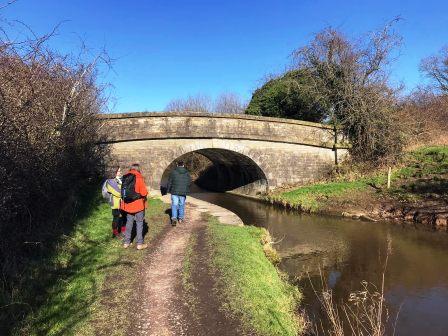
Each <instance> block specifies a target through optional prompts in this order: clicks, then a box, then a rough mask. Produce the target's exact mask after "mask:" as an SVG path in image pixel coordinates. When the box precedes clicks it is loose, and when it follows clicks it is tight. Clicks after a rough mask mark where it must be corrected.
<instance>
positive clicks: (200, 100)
mask: <svg viewBox="0 0 448 336" xmlns="http://www.w3.org/2000/svg"><path fill="white" fill-rule="evenodd" d="M212 106H213V103H212V100H211V98H210V97H209V96H207V95H203V94H197V95H195V96H189V97H187V98H186V99H183V98H177V99H173V100H171V101H170V102H169V103H168V104H167V105H166V107H165V111H167V112H211V111H212Z"/></svg>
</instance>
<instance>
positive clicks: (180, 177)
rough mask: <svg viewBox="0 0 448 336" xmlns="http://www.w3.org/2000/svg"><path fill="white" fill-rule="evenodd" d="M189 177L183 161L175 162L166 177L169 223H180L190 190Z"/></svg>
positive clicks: (174, 224)
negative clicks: (174, 166)
mask: <svg viewBox="0 0 448 336" xmlns="http://www.w3.org/2000/svg"><path fill="white" fill-rule="evenodd" d="M190 184H191V177H190V173H189V172H188V170H187V168H185V166H184V162H183V161H178V162H177V167H176V168H175V169H173V170H172V171H171V173H170V176H169V178H168V185H167V192H168V193H170V194H171V225H173V226H176V224H177V222H179V223H182V222H183V220H184V216H185V199H186V197H187V195H188V193H189V192H190Z"/></svg>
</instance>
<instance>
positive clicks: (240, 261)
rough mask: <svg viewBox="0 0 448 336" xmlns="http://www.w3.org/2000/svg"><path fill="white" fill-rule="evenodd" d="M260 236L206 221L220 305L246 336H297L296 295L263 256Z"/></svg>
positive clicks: (259, 232)
mask: <svg viewBox="0 0 448 336" xmlns="http://www.w3.org/2000/svg"><path fill="white" fill-rule="evenodd" d="M266 234H267V232H266V231H264V230H262V229H259V228H256V227H236V226H230V225H222V224H219V222H218V221H217V219H215V218H213V217H211V218H210V219H209V226H208V230H207V240H208V244H209V248H210V251H211V261H210V262H211V264H212V267H213V268H214V270H215V272H216V277H217V287H218V293H219V296H220V301H221V302H222V306H223V309H224V310H225V311H226V312H228V313H230V314H231V315H232V316H234V317H235V318H237V319H239V320H240V321H241V323H242V327H243V329H244V330H245V332H246V333H248V334H251V335H259V336H264V335H266V336H268V335H269V336H274V335H282V336H287V335H297V334H298V333H299V331H300V329H301V322H300V320H299V318H298V317H297V315H296V314H295V313H296V308H297V304H298V302H299V299H300V293H299V292H298V290H297V289H296V288H295V287H293V286H291V285H290V284H288V283H287V281H286V280H285V279H284V278H283V277H282V275H281V274H280V273H279V271H278V270H277V269H276V267H275V266H274V265H273V264H272V262H271V261H269V260H268V258H267V257H266V254H265V252H264V248H263V245H262V242H263V241H264V242H266V238H267V236H266Z"/></svg>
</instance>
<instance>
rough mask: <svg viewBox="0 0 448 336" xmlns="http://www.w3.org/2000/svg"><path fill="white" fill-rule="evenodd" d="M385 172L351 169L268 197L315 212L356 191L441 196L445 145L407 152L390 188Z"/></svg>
mask: <svg viewBox="0 0 448 336" xmlns="http://www.w3.org/2000/svg"><path fill="white" fill-rule="evenodd" d="M386 171H387V169H386V168H385V169H381V170H377V171H373V172H369V173H366V174H361V175H357V177H355V178H353V177H352V176H353V174H352V173H353V172H352V171H351V172H350V174H347V175H343V176H339V177H338V178H335V179H334V180H333V181H327V182H320V183H316V184H312V185H308V186H304V187H300V188H296V189H294V190H289V191H286V192H280V193H274V194H272V195H269V196H268V197H267V200H268V201H270V202H271V203H276V204H280V205H283V206H287V207H290V208H293V209H297V210H301V211H305V212H318V211H321V210H325V209H326V207H327V205H328V204H329V203H331V204H334V203H333V201H338V199H343V198H344V197H345V196H351V197H353V195H356V193H359V192H361V193H367V192H369V193H371V194H372V195H374V194H377V195H378V196H381V197H383V198H384V197H390V198H394V199H397V200H400V201H415V200H419V199H422V198H424V197H425V196H427V195H428V194H429V193H432V194H433V195H434V194H440V195H443V194H444V193H445V194H446V192H447V191H448V146H431V147H424V148H420V149H417V150H414V151H412V152H409V153H406V154H405V155H404V157H403V158H402V160H401V161H400V162H398V163H397V165H396V166H395V167H393V168H392V175H391V183H392V188H390V189H386V184H387V173H386ZM348 175H350V176H348ZM355 175H356V174H355Z"/></svg>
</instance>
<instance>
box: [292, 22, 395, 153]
mask: <svg viewBox="0 0 448 336" xmlns="http://www.w3.org/2000/svg"><path fill="white" fill-rule="evenodd" d="M394 22H396V20H394V21H392V22H391V23H389V24H388V25H386V26H385V27H384V28H383V29H381V30H379V31H375V32H373V33H371V34H370V35H369V36H367V37H363V38H361V39H359V40H357V41H354V40H351V39H349V38H347V37H346V36H345V35H344V34H343V33H341V32H340V31H337V30H335V29H333V28H326V29H324V30H323V31H321V32H320V33H318V34H316V35H315V37H314V39H313V40H312V41H311V43H309V44H308V45H306V46H304V47H302V48H299V49H297V50H296V51H294V53H293V60H294V63H293V67H294V68H295V69H300V70H302V71H304V72H305V73H308V76H309V77H310V78H309V81H307V82H308V83H309V84H308V85H307V87H305V88H303V89H304V90H308V94H309V95H310V96H311V97H313V99H314V100H315V102H316V104H318V105H319V106H321V107H322V108H323V109H325V110H326V111H327V112H326V113H327V119H328V120H329V122H330V123H331V124H333V125H334V126H335V127H341V128H342V130H343V132H344V133H345V135H346V136H347V137H348V138H349V139H350V141H351V143H352V148H351V152H352V154H353V158H354V159H360V160H378V159H380V158H383V157H385V156H388V155H390V154H398V153H400V152H401V148H402V145H403V142H402V136H401V135H402V134H401V132H400V131H399V129H398V128H397V125H399V124H398V123H397V120H396V115H395V113H394V111H395V107H396V105H397V104H396V101H397V100H396V91H395V90H393V89H392V88H391V86H390V85H389V82H388V79H389V77H388V67H387V66H388V64H389V63H390V61H391V60H392V59H393V54H392V53H393V51H394V50H396V48H397V47H398V46H399V45H400V43H401V38H400V37H399V36H398V35H397V34H396V33H395V32H394V31H393V29H392V27H393V23H394Z"/></svg>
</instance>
